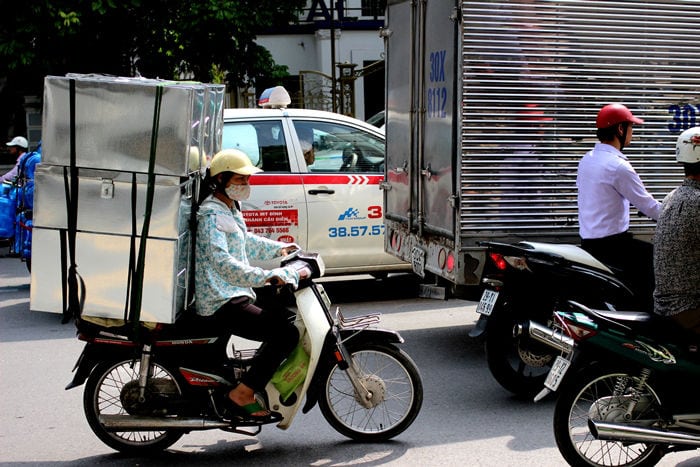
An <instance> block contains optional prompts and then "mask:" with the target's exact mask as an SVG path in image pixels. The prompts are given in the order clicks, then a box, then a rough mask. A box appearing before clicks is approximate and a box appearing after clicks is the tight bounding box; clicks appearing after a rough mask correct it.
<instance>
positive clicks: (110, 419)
mask: <svg viewBox="0 0 700 467" xmlns="http://www.w3.org/2000/svg"><path fill="white" fill-rule="evenodd" d="M99 420H100V424H101V425H103V426H104V427H105V429H106V430H107V431H160V430H171V429H178V430H210V429H214V428H230V427H231V424H230V423H226V422H222V421H218V420H206V419H204V418H201V417H186V418H180V417H177V418H175V417H173V418H165V417H138V416H134V415H100V416H99Z"/></svg>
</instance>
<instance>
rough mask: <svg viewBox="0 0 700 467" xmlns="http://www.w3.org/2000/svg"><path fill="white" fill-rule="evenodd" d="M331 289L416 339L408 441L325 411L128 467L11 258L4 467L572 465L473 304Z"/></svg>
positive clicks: (410, 288) (2, 387)
mask: <svg viewBox="0 0 700 467" xmlns="http://www.w3.org/2000/svg"><path fill="white" fill-rule="evenodd" d="M1 253H2V250H1V249H0V254H1ZM326 287H327V290H328V292H329V295H330V296H331V297H332V298H333V299H334V301H335V302H337V303H340V304H341V306H342V307H343V309H344V310H345V312H346V313H347V314H349V315H353V314H360V313H366V312H370V311H379V312H381V313H382V317H383V319H382V323H383V325H384V326H385V327H388V328H393V329H397V330H400V331H401V334H402V336H403V337H404V338H405V339H406V343H405V344H404V345H403V348H404V350H406V351H407V352H408V353H409V355H411V356H412V358H413V359H414V360H415V361H416V363H417V364H418V366H419V368H420V370H421V373H422V376H423V380H424V387H425V401H424V404H423V409H422V411H421V413H420V415H419V416H418V418H417V420H416V422H415V423H414V424H413V425H412V426H411V427H410V428H409V429H408V430H407V431H406V432H405V433H403V434H402V435H401V436H399V437H398V438H397V439H396V440H394V441H391V442H387V443H380V444H362V443H354V442H350V441H347V440H346V439H345V438H343V437H342V436H341V435H339V434H338V433H336V432H335V431H334V430H333V429H332V428H331V427H330V426H329V425H328V424H327V423H326V422H325V420H324V419H323V417H322V416H321V414H320V411H319V410H318V409H316V408H315V409H314V410H312V411H311V412H310V413H309V414H305V415H304V414H300V415H299V416H298V417H297V418H296V419H295V422H294V424H293V425H292V426H291V428H290V429H289V430H287V431H281V430H278V429H276V428H274V427H266V428H264V429H263V431H262V433H261V434H259V435H258V436H255V437H243V436H240V435H234V434H229V433H225V432H222V431H209V432H194V433H191V434H189V435H186V436H184V437H183V438H182V439H181V440H180V441H179V442H178V443H177V444H175V445H174V446H173V447H172V448H171V449H170V450H168V451H167V452H165V453H163V454H162V455H160V456H158V457H155V458H148V459H145V458H124V457H122V456H120V455H119V454H117V453H115V452H113V451H112V450H111V449H110V448H108V447H107V446H105V445H103V444H102V443H101V442H100V441H99V440H97V438H96V437H95V436H94V435H93V433H92V432H91V431H90V429H89V427H88V426H87V423H86V421H85V419H84V417H83V412H82V389H81V388H79V389H73V390H71V391H65V390H64V389H63V388H64V387H65V385H66V384H67V383H68V381H69V380H70V377H71V374H70V372H71V368H72V365H73V364H74V362H75V359H76V358H77V356H78V355H79V353H80V350H81V347H82V346H81V344H80V342H78V341H77V339H75V332H74V328H73V327H72V325H61V324H60V323H59V317H58V316H57V315H53V314H48V313H39V312H31V311H29V275H28V273H27V271H26V269H24V265H23V264H22V263H20V262H19V260H17V259H14V258H0V467H4V466H29V465H31V466H34V465H38V466H76V465H77V466H88V465H90V466H92V465H96V464H99V465H108V466H138V465H163V466H165V465H168V466H170V465H208V466H209V465H246V466H257V465H260V466H263V465H264V466H271V465H275V466H277V465H284V466H290V465H291V466H304V465H305V466H318V467H326V466H349V465H358V466H379V465H387V466H405V465H411V466H413V465H416V466H452V465H468V466H505V467H509V466H513V467H516V466H517V467H525V466H533V467H534V466H537V467H541V466H560V465H564V463H563V461H562V459H561V456H560V455H559V452H558V450H557V449H556V447H555V444H554V439H553V436H552V433H551V411H552V406H553V403H552V401H545V402H542V403H539V404H533V403H531V402H528V401H520V400H517V399H514V398H512V397H511V396H510V395H509V394H508V393H507V392H505V391H504V390H503V389H501V388H500V386H498V385H497V384H496V383H495V382H494V381H493V379H492V378H491V376H490V374H489V373H488V371H487V369H486V367H485V364H484V355H483V350H482V345H481V343H480V342H479V341H476V340H472V339H469V338H468V337H467V333H468V331H469V329H470V328H471V327H472V326H473V325H474V321H475V319H476V316H475V313H474V303H473V302H461V301H448V302H443V301H434V300H423V299H418V298H416V297H415V294H416V289H417V285H416V283H415V281H413V280H410V279H407V278H405V277H404V278H400V277H396V278H395V277H391V278H389V280H387V281H375V280H371V279H369V278H355V280H351V281H348V280H332V281H328V282H326ZM698 455H699V454H696V453H695V452H690V453H678V454H673V455H670V456H668V457H666V458H664V460H663V462H662V463H661V464H660V465H663V466H672V465H679V466H682V467H690V466H696V465H700V457H698Z"/></svg>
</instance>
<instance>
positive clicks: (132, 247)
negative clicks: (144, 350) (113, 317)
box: [124, 172, 138, 323]
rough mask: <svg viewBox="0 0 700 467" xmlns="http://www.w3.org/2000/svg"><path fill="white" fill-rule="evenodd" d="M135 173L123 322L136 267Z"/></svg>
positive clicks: (136, 190) (132, 176)
mask: <svg viewBox="0 0 700 467" xmlns="http://www.w3.org/2000/svg"><path fill="white" fill-rule="evenodd" d="M137 194H138V184H137V183H136V173H135V172H134V173H132V174H131V237H130V238H129V269H128V271H127V277H126V299H125V301H124V322H125V323H126V322H128V320H129V301H130V300H131V280H132V278H133V276H134V268H135V267H136V264H135V263H136V201H137V199H138V196H137Z"/></svg>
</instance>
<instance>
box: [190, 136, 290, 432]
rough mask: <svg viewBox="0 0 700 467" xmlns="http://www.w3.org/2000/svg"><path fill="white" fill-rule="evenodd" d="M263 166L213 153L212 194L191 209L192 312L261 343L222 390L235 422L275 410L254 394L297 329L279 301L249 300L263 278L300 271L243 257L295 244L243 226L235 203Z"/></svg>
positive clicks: (208, 184)
mask: <svg viewBox="0 0 700 467" xmlns="http://www.w3.org/2000/svg"><path fill="white" fill-rule="evenodd" d="M261 171H262V170H261V169H259V168H257V167H255V166H254V165H253V164H252V163H251V161H250V159H249V158H248V156H247V155H246V154H245V153H243V152H242V151H240V150H237V149H226V150H223V151H221V152H219V153H217V154H216V155H215V156H214V158H213V159H212V162H211V166H210V168H209V170H208V174H207V176H206V178H205V181H204V185H205V189H209V190H211V194H210V195H209V196H208V197H207V198H206V199H204V201H203V202H202V203H201V205H200V206H199V210H198V213H197V241H196V254H195V268H196V274H195V296H196V301H197V314H198V315H200V316H203V317H206V318H205V320H211V322H212V325H214V326H216V327H217V328H218V329H226V330H230V332H231V334H234V335H236V336H240V337H243V338H246V339H250V340H255V341H260V342H262V345H261V347H260V349H259V351H258V353H257V354H256V358H255V360H254V363H253V366H252V367H251V368H250V369H249V371H248V372H247V373H246V374H245V376H244V377H243V379H242V382H241V383H240V384H239V385H238V386H236V387H235V388H234V389H232V390H231V392H230V393H229V394H228V400H227V401H226V403H227V404H226V405H227V407H228V409H229V411H230V412H231V413H230V415H231V417H235V418H236V420H237V421H238V422H252V423H271V422H275V421H277V420H278V419H279V418H280V417H279V414H276V413H273V412H270V411H269V410H267V409H266V408H264V407H263V406H262V405H260V403H259V402H258V401H257V400H256V398H255V393H256V392H263V389H264V387H265V385H266V384H267V382H268V381H269V380H270V378H271V377H272V375H273V373H274V372H275V370H276V369H277V367H278V366H279V364H280V363H281V362H282V361H283V360H284V359H285V358H286V357H287V356H288V355H289V353H290V352H291V351H292V350H293V349H294V347H295V346H296V344H297V342H298V340H299V333H298V331H297V328H296V327H295V326H294V324H293V322H292V321H291V320H290V317H291V313H290V312H289V311H288V310H286V309H285V308H284V307H281V306H274V305H267V304H266V305H265V306H264V307H260V306H259V304H256V303H255V300H256V294H255V292H254V291H253V287H262V286H264V285H266V284H269V283H273V284H275V285H280V284H285V283H287V284H291V285H293V286H295V287H296V286H297V285H298V282H299V274H298V273H297V272H296V271H295V270H293V269H291V268H276V269H272V270H264V269H262V268H259V267H253V266H251V265H250V263H249V260H250V259H254V260H266V259H272V258H275V257H277V256H280V255H286V254H287V253H289V252H291V251H294V250H296V249H297V248H298V246H296V245H294V244H289V243H282V242H277V241H274V240H271V239H268V238H264V237H261V236H258V235H255V234H253V233H251V232H248V231H247V229H246V224H245V220H244V218H243V214H242V212H241V206H240V201H242V200H245V199H247V198H248V196H249V195H250V185H249V183H248V182H249V178H250V176H251V175H252V174H254V173H257V172H261Z"/></svg>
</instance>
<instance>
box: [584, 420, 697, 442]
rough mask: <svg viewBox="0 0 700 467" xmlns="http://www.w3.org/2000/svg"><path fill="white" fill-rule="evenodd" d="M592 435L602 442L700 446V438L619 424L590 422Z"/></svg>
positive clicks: (675, 432)
mask: <svg viewBox="0 0 700 467" xmlns="http://www.w3.org/2000/svg"><path fill="white" fill-rule="evenodd" d="M588 429H589V430H590V431H591V434H592V435H593V436H594V437H595V438H596V439H600V440H606V441H624V442H629V441H632V442H636V443H657V444H658V443H663V444H684V445H690V446H696V447H697V446H700V436H699V435H692V434H688V433H680V432H677V431H663V430H658V429H656V428H644V427H639V426H630V425H624V424H619V423H607V422H601V421H594V420H590V419H589V420H588Z"/></svg>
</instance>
